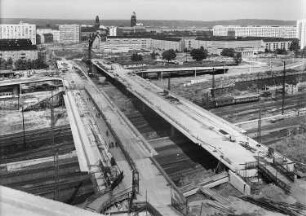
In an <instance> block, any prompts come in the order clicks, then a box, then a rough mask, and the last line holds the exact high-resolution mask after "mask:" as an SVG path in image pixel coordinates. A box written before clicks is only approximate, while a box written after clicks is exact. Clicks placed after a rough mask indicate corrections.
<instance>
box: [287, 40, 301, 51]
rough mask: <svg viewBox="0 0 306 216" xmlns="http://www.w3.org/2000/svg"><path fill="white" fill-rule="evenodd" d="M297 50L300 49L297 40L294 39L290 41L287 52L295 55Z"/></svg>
mask: <svg viewBox="0 0 306 216" xmlns="http://www.w3.org/2000/svg"><path fill="white" fill-rule="evenodd" d="M299 49H300V41H299V39H297V38H295V39H293V40H292V42H291V45H290V47H289V50H290V51H293V52H295V53H296V52H297V51H298V50H299Z"/></svg>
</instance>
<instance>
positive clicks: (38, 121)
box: [0, 108, 69, 135]
mask: <svg viewBox="0 0 306 216" xmlns="http://www.w3.org/2000/svg"><path fill="white" fill-rule="evenodd" d="M54 116H55V121H56V122H55V126H60V125H66V124H69V120H68V115H67V112H66V109H65V108H55V109H54ZM24 123H25V130H35V129H39V128H45V127H50V126H51V111H50V109H47V110H41V111H28V112H24ZM0 129H1V130H0V135H4V134H10V133H18V132H21V131H22V130H23V126H22V113H21V111H18V110H1V113H0Z"/></svg>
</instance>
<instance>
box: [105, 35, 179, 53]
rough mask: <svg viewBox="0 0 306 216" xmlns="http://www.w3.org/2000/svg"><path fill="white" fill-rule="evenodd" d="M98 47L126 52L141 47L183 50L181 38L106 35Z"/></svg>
mask: <svg viewBox="0 0 306 216" xmlns="http://www.w3.org/2000/svg"><path fill="white" fill-rule="evenodd" d="M100 49H102V50H104V51H105V52H128V51H129V50H141V49H158V50H168V49H174V50H178V51H183V50H184V41H183V40H182V39H181V38H163V37H136V36H135V37H107V38H106V41H105V42H102V43H101V46H100Z"/></svg>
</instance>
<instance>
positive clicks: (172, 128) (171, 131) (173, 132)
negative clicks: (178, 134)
mask: <svg viewBox="0 0 306 216" xmlns="http://www.w3.org/2000/svg"><path fill="white" fill-rule="evenodd" d="M170 136H171V137H174V136H175V128H174V127H173V126H172V125H171V128H170Z"/></svg>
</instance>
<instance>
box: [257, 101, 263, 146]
mask: <svg viewBox="0 0 306 216" xmlns="http://www.w3.org/2000/svg"><path fill="white" fill-rule="evenodd" d="M261 111H262V110H261V107H260V108H259V117H258V131H257V142H259V143H260V144H261Z"/></svg>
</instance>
